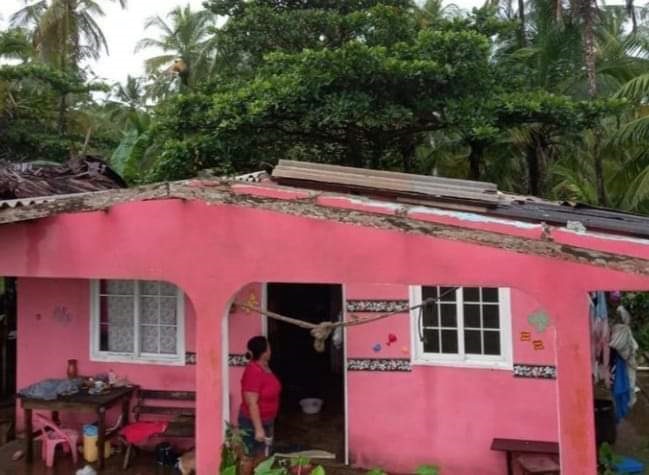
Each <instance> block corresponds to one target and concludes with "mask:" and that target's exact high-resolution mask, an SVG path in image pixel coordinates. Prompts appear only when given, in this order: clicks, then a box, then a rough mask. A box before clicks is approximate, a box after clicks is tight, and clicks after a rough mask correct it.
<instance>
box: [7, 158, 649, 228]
mask: <svg viewBox="0 0 649 475" xmlns="http://www.w3.org/2000/svg"><path fill="white" fill-rule="evenodd" d="M103 170H104V172H106V169H103ZM88 173H91V172H90V171H86V172H81V173H80V174H78V175H75V179H74V180H73V181H72V183H73V184H75V186H76V183H77V181H76V180H83V178H81V177H84V176H87V174H88ZM113 173H114V172H113ZM2 176H3V175H2V171H0V186H1V182H2ZM104 178H107V177H106V176H105V177H104ZM108 179H110V180H112V178H108ZM102 180H103V179H102ZM241 182H244V183H249V184H250V185H251V186H264V187H268V186H272V187H275V188H277V189H278V190H284V191H286V190H291V189H292V190H294V191H295V193H306V194H307V195H308V193H310V192H330V193H333V194H334V196H340V195H342V196H348V197H349V196H351V197H355V198H360V199H367V200H376V201H379V202H382V203H386V202H387V203H391V204H393V205H398V206H404V207H408V206H410V207H413V206H422V207H427V208H434V209H442V210H452V211H456V212H467V213H476V214H480V215H485V216H490V217H495V218H500V219H503V220H511V221H519V222H520V221H523V222H528V223H536V224H539V223H546V224H548V225H554V226H561V227H564V226H565V227H568V228H570V229H573V230H575V231H583V230H589V231H596V232H602V233H606V234H615V235H624V236H633V237H641V238H649V217H645V216H640V215H634V214H630V213H625V212H621V211H615V210H608V209H602V208H596V207H592V206H587V205H583V204H579V203H568V202H561V203H560V202H550V201H546V200H542V199H539V198H535V197H531V196H519V195H513V194H508V193H503V192H500V191H498V189H497V187H496V185H495V184H492V183H484V182H475V181H467V180H456V179H448V178H439V177H431V176H423V175H413V174H407V173H397V172H387V171H377V170H367V169H359V168H351V167H342V166H335V165H325V164H318V163H306V162H295V161H289V160H280V162H279V164H278V165H277V166H276V167H275V169H274V170H273V173H272V176H268V175H267V174H266V173H265V172H257V173H250V174H246V175H241V176H237V177H229V178H221V179H211V180H201V181H200V186H194V185H193V184H196V183H199V181H196V180H193V181H192V180H189V181H182V182H173V183H161V184H154V185H147V186H143V187H138V188H130V189H111V190H108V191H92V192H87V191H86V192H82V193H67V194H64V195H59V196H52V195H50V196H41V197H23V198H18V199H13V200H5V201H0V224H1V223H11V222H17V221H24V220H29V219H38V218H42V217H46V216H50V215H54V214H57V213H64V212H80V211H92V210H97V209H106V208H108V207H110V206H112V205H115V204H118V203H122V202H126V201H144V200H153V199H168V198H181V199H206V197H207V195H206V193H208V192H207V191H205V190H209V189H210V186H212V189H213V190H215V191H214V192H215V193H216V190H217V189H219V190H222V188H223V187H226V188H227V184H228V183H241ZM102 183H106V182H103V181H102ZM210 183H212V185H210ZM82 186H86V185H82ZM92 186H96V185H92ZM106 186H107V187H108V188H110V187H111V186H112V188H117V187H119V186H120V182H119V181H113V182H112V185H111V184H110V183H106ZM63 189H67V188H59V190H63ZM199 189H200V190H201V191H198V190H199ZM219 193H221V191H219ZM224 200H225V202H227V198H224Z"/></svg>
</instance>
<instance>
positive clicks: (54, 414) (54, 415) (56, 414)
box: [52, 411, 61, 426]
mask: <svg viewBox="0 0 649 475" xmlns="http://www.w3.org/2000/svg"><path fill="white" fill-rule="evenodd" d="M52 420H53V421H54V423H55V424H56V425H57V426H60V425H61V416H59V411H52Z"/></svg>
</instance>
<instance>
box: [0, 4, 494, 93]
mask: <svg viewBox="0 0 649 475" xmlns="http://www.w3.org/2000/svg"><path fill="white" fill-rule="evenodd" d="M100 3H101V4H102V5H103V6H104V10H105V12H106V16H105V17H104V18H99V19H98V23H99V25H100V26H101V28H102V29H103V31H104V34H105V35H106V38H107V39H108V47H109V49H110V55H108V56H106V55H104V56H102V57H101V59H100V60H99V61H97V62H96V63H92V64H91V67H92V69H93V71H94V72H95V73H96V74H97V76H98V77H99V78H103V79H106V80H108V81H111V82H113V81H123V80H124V79H125V78H126V75H127V74H130V75H131V76H139V75H142V74H143V72H144V64H143V63H144V59H145V58H147V57H151V56H154V55H155V51H151V50H148V51H141V52H139V53H137V54H136V53H135V45H136V44H137V42H138V41H139V40H140V39H141V38H143V37H145V36H154V35H155V31H150V32H148V33H146V32H144V28H143V25H144V21H145V20H146V19H147V18H148V17H150V16H154V15H161V16H164V15H166V14H167V13H168V12H169V11H170V10H172V9H173V8H174V7H175V6H177V5H179V4H181V5H186V4H187V3H189V4H190V5H191V6H192V8H195V9H199V8H201V5H202V3H203V0H184V1H181V2H179V0H128V8H127V9H126V10H122V9H121V8H119V6H118V4H117V2H115V3H113V2H110V1H108V0H102V1H101V2H100ZM452 3H454V4H456V5H458V6H460V7H462V8H467V9H471V8H472V7H474V6H479V5H482V4H483V3H484V0H454V1H453V2H452ZM23 5H25V1H24V0H0V27H5V26H6V24H7V22H8V20H9V17H10V16H11V14H12V13H14V12H15V11H17V10H19V9H20V8H21V7H22V6H23Z"/></svg>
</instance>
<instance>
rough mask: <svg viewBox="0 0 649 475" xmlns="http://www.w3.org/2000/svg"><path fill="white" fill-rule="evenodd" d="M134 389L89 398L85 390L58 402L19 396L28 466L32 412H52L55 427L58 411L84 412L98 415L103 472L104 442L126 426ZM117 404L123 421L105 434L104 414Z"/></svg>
mask: <svg viewBox="0 0 649 475" xmlns="http://www.w3.org/2000/svg"><path fill="white" fill-rule="evenodd" d="M136 389H137V388H135V387H128V388H114V389H109V390H106V391H104V392H103V393H101V394H88V392H87V390H81V391H80V392H78V393H76V394H73V395H71V396H60V397H59V398H58V399H55V400H52V401H46V400H43V399H30V398H26V397H21V396H19V397H20V399H21V405H22V408H23V410H24V413H25V432H26V439H25V444H26V445H25V454H26V457H25V458H26V461H27V463H32V462H33V460H34V453H33V450H34V447H33V443H34V429H33V425H32V411H33V410H41V411H51V412H52V419H53V420H54V422H56V423H57V424H59V423H60V420H59V412H60V411H70V412H83V413H93V414H96V415H97V420H98V427H97V430H98V436H97V451H98V456H99V469H100V470H101V469H103V468H104V461H105V458H106V457H105V454H104V446H105V441H106V440H107V439H108V438H109V437H111V436H112V435H113V434H114V433H115V432H116V431H118V430H119V429H120V428H121V427H122V426H123V425H125V424H128V418H129V412H130V404H131V397H132V396H133V393H134V392H135V390H136ZM120 403H121V405H122V419H121V421H120V424H119V426H118V427H116V428H115V429H113V430H112V431H110V432H106V411H107V410H108V409H110V408H111V407H113V406H116V405H118V404H120Z"/></svg>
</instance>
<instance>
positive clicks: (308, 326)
mask: <svg viewBox="0 0 649 475" xmlns="http://www.w3.org/2000/svg"><path fill="white" fill-rule="evenodd" d="M457 289H459V287H451V288H450V289H448V290H446V291H445V292H443V293H441V294H440V295H439V296H438V297H430V298H427V299H424V300H422V302H421V303H419V304H417V305H411V306H409V307H407V308H405V309H399V310H395V311H393V312H388V313H384V314H382V315H377V316H373V317H362V318H361V317H358V316H356V315H354V314H351V315H352V316H353V317H356V318H354V320H347V321H341V322H320V323H318V324H316V323H311V322H305V321H304V320H299V319H297V318H292V317H287V316H286V315H282V314H280V313H276V312H271V311H270V310H264V309H261V308H258V307H253V306H252V305H247V304H244V303H237V304H236V305H237V306H238V307H241V308H244V309H246V310H249V311H251V312H255V313H258V314H260V315H264V316H266V317H268V318H272V319H274V320H279V321H281V322H285V323H288V324H291V325H295V326H297V327H300V328H304V329H305V330H310V333H311V336H312V337H313V338H314V340H315V341H314V343H313V346H314V348H315V350H316V351H317V352H319V353H322V352H323V351H324V350H325V341H326V340H327V338H329V335H331V332H333V331H334V329H336V328H337V327H352V326H356V325H365V324H367V323H372V322H376V321H378V320H383V319H385V318H389V317H392V316H394V315H398V314H401V313H406V312H408V313H409V312H411V311H412V310H417V309H419V308H423V307H426V306H428V305H431V304H434V303H437V302H439V301H440V300H441V299H442V298H444V297H445V296H447V295H448V294H450V293H453V292H455V291H456V290H457Z"/></svg>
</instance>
